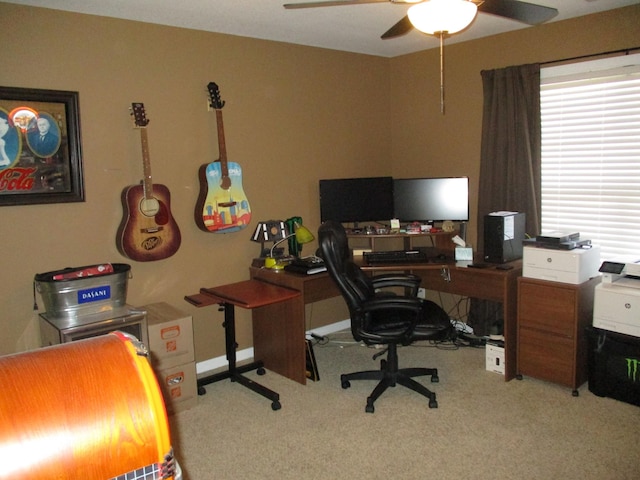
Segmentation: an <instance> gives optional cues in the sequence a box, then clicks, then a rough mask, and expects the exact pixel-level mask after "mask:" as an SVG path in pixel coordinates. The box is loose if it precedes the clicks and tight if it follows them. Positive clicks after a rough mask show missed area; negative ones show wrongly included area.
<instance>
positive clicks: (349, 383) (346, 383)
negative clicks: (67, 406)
mask: <svg viewBox="0 0 640 480" xmlns="http://www.w3.org/2000/svg"><path fill="white" fill-rule="evenodd" d="M350 386H351V382H350V381H349V380H342V388H344V389H347V388H349V387H350Z"/></svg>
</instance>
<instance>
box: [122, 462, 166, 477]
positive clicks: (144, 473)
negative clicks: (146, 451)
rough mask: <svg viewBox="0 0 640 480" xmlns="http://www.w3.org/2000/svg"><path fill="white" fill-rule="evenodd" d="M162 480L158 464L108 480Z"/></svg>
mask: <svg viewBox="0 0 640 480" xmlns="http://www.w3.org/2000/svg"><path fill="white" fill-rule="evenodd" d="M162 478H163V476H162V471H161V469H160V467H159V466H158V464H153V465H149V466H148V467H143V468H139V469H137V470H134V471H132V472H128V473H125V474H124V475H118V476H117V477H113V478H112V479H110V480H161V479H162Z"/></svg>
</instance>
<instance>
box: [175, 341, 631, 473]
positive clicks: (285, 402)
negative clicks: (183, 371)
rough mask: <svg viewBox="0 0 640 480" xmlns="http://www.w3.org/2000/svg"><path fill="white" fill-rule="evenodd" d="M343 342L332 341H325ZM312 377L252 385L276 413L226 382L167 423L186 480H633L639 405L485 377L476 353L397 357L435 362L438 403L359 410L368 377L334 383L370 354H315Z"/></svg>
mask: <svg viewBox="0 0 640 480" xmlns="http://www.w3.org/2000/svg"><path fill="white" fill-rule="evenodd" d="M331 338H332V339H337V340H340V339H342V340H348V337H347V336H341V334H336V335H335V336H332V337H331ZM314 349H315V354H316V358H317V361H318V364H319V369H320V381H319V382H309V383H308V384H307V385H306V386H303V385H300V384H298V383H295V382H292V381H290V380H288V379H286V378H284V377H281V376H279V375H277V374H274V373H272V372H267V374H266V375H265V376H262V377H258V376H257V375H256V374H255V372H252V373H250V374H248V375H249V377H250V378H253V379H255V380H256V381H259V382H260V383H263V384H264V385H265V386H267V387H269V388H272V389H273V390H275V391H277V392H278V393H280V399H281V403H282V409H281V410H279V411H273V410H272V409H271V402H270V401H268V400H266V399H265V398H263V397H261V396H259V395H257V394H255V393H253V392H251V391H249V390H248V389H246V388H244V387H242V386H241V385H238V384H236V383H231V382H230V381H228V380H225V381H223V382H219V383H215V384H212V385H209V386H207V394H206V395H204V396H201V397H199V398H198V405H197V406H196V407H194V408H192V409H190V410H187V411H183V412H180V413H178V414H176V415H174V416H172V417H171V425H172V436H173V444H174V447H175V449H176V455H177V458H178V460H179V462H180V464H181V466H182V468H183V478H184V479H185V480H207V479H219V480H232V479H234V480H245V479H274V480H275V479H296V480H300V479H360V478H363V479H365V478H366V479H369V480H377V479H391V478H398V479H423V478H434V479H442V480H448V479H456V480H459V479H462V478H467V479H492V480H498V479H499V480H502V479H516V478H517V479H563V480H572V479H576V480H577V479H581V480H584V479H599V480H605V479H606V480H622V479H629V480H631V479H638V478H640V473H639V472H640V450H639V449H638V438H639V434H640V408H639V407H637V406H633V405H629V404H627V403H623V402H619V401H616V400H613V399H610V398H600V397H597V396H595V395H593V394H592V393H591V392H590V391H589V390H588V388H587V385H586V384H585V385H583V386H582V387H581V388H580V396H579V397H573V396H572V395H571V391H570V389H568V388H564V387H560V386H557V385H554V384H550V383H546V382H542V381H538V380H535V379H530V378H525V379H524V380H522V381H518V380H512V381H511V382H508V383H507V382H504V380H503V377H501V376H500V375H498V374H495V373H492V372H487V371H486V370H485V365H484V362H485V360H484V350H482V349H474V348H461V349H457V350H452V349H449V350H447V349H441V348H435V347H433V346H428V345H426V344H425V345H420V346H412V347H404V348H402V349H401V350H400V366H401V367H406V366H436V367H437V368H438V369H439V374H440V383H437V384H431V383H430V382H429V381H428V380H427V381H426V384H427V386H430V385H431V386H432V387H433V389H434V390H435V391H436V392H437V395H438V403H439V407H438V408H437V409H429V408H428V407H427V401H426V400H425V399H424V398H423V397H421V396H420V395H418V394H416V393H415V392H411V391H409V390H407V389H405V388H404V387H400V386H398V387H396V388H394V389H390V390H388V391H387V392H386V393H385V394H384V395H383V396H382V397H381V398H380V399H379V400H378V401H377V402H376V404H375V407H376V410H375V413H374V414H368V413H365V411H364V407H365V399H366V397H367V396H368V395H369V393H370V392H371V390H372V389H373V387H374V382H371V381H358V382H352V386H351V388H349V389H347V390H343V389H342V388H341V387H340V380H339V375H340V373H341V372H350V371H356V370H364V369H369V368H371V367H374V366H376V368H377V363H378V361H376V362H373V361H372V360H371V356H372V354H373V353H375V352H376V351H375V350H372V349H369V348H367V347H362V346H349V345H347V346H343V347H342V348H340V347H339V346H338V344H336V343H335V342H331V343H330V344H328V345H326V346H319V345H316V346H315V347H314Z"/></svg>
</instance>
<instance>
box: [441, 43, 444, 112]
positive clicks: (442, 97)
mask: <svg viewBox="0 0 640 480" xmlns="http://www.w3.org/2000/svg"><path fill="white" fill-rule="evenodd" d="M440 113H441V114H442V115H444V32H440Z"/></svg>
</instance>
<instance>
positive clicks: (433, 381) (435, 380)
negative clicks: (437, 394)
mask: <svg viewBox="0 0 640 480" xmlns="http://www.w3.org/2000/svg"><path fill="white" fill-rule="evenodd" d="M439 381H440V378H439V377H438V376H437V375H431V383H438V382H439Z"/></svg>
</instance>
